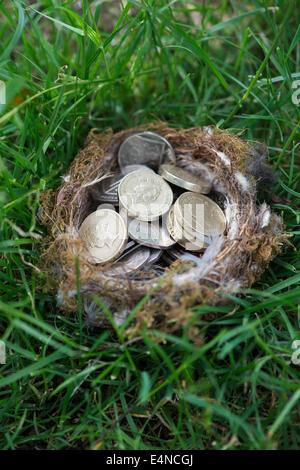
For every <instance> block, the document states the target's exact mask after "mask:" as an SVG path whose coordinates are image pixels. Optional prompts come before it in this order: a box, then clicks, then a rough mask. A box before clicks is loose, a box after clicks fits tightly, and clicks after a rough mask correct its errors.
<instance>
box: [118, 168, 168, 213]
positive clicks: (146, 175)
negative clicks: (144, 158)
mask: <svg viewBox="0 0 300 470" xmlns="http://www.w3.org/2000/svg"><path fill="white" fill-rule="evenodd" d="M118 194H119V201H120V205H121V206H122V208H123V209H124V210H125V211H127V214H128V216H129V217H134V218H137V219H139V220H145V221H151V220H155V219H158V218H159V217H160V216H161V215H163V214H165V213H166V212H168V210H169V209H170V207H171V204H172V201H173V192H172V190H171V188H170V186H169V185H168V183H166V181H164V180H163V179H162V178H161V177H160V176H159V175H157V174H155V173H151V172H149V171H145V170H139V171H134V172H133V173H129V174H128V175H126V176H125V177H124V178H123V179H122V181H121V182H120V185H119V188H118Z"/></svg>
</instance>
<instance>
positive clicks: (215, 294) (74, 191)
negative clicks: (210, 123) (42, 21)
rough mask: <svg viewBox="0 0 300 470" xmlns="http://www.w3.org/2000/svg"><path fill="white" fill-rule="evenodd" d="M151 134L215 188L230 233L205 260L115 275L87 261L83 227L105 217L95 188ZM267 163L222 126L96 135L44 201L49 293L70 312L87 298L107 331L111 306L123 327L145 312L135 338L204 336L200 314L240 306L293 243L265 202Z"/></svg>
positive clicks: (131, 330) (92, 317) (133, 329)
mask: <svg viewBox="0 0 300 470" xmlns="http://www.w3.org/2000/svg"><path fill="white" fill-rule="evenodd" d="M141 130H151V131H155V132H157V133H159V134H160V135H161V136H163V137H165V138H166V139H167V140H168V141H169V142H170V143H171V145H172V147H173V149H174V151H175V155H176V162H175V164H176V165H178V166H180V167H182V168H185V169H187V170H190V171H192V172H193V174H199V175H200V174H201V175H205V177H206V178H207V179H209V180H210V181H211V183H212V188H213V191H212V193H211V195H210V196H211V197H212V198H213V199H214V200H215V201H216V202H217V203H218V204H219V205H220V206H221V207H222V209H223V211H224V213H225V216H226V220H227V229H226V232H225V234H224V235H222V236H219V237H216V238H214V239H213V240H212V243H211V244H210V246H209V247H208V248H207V249H206V250H205V251H204V252H203V253H201V254H199V253H198V254H197V255H196V256H197V261H196V262H191V261H187V260H182V259H177V260H176V261H175V262H173V263H170V264H169V265H168V264H167V263H165V264H162V265H160V266H153V267H152V268H148V269H147V271H145V270H142V271H137V272H134V273H133V274H127V275H126V274H124V275H114V274H113V273H112V271H111V270H110V267H111V264H109V263H107V264H105V265H94V264H91V263H90V262H89V261H88V260H87V259H86V258H85V257H84V256H83V255H82V252H83V250H82V248H83V242H82V241H81V240H80V238H79V235H78V230H79V227H80V225H81V223H82V222H83V220H84V219H85V217H87V216H88V215H89V214H90V213H91V212H93V211H95V210H96V207H97V201H95V199H94V196H93V195H94V188H95V185H96V184H97V183H98V182H99V179H100V178H101V177H103V175H107V174H108V173H111V172H113V171H115V170H116V169H117V154H118V149H119V147H120V145H121V143H122V142H123V140H124V139H126V138H127V137H128V136H129V135H131V134H132V133H134V132H137V131H141ZM263 160H264V157H263V152H261V151H260V149H259V148H258V147H257V146H255V145H253V144H250V143H249V142H245V141H244V140H242V139H241V138H240V137H239V136H237V135H233V134H232V133H229V132H225V131H220V130H219V129H217V128H215V127H208V128H200V127H193V128H190V129H174V128H170V127H168V126H167V125H166V124H164V123H161V122H158V123H152V124H150V125H147V127H146V126H143V127H139V128H135V129H129V130H126V131H122V132H119V133H117V134H113V132H112V131H111V130H108V131H104V132H101V133H98V132H97V131H96V130H94V129H93V130H91V131H90V133H89V134H88V136H87V139H86V142H85V146H84V148H83V149H81V150H80V151H79V152H78V154H77V156H76V157H75V159H74V161H73V163H72V165H71V166H70V168H69V171H68V174H67V175H66V176H64V177H63V182H62V184H61V186H60V187H59V188H58V189H56V190H48V191H45V192H44V193H43V194H42V196H41V209H40V211H39V217H40V220H41V222H42V224H44V225H46V226H47V229H48V234H47V236H46V237H45V238H44V239H43V243H42V257H41V260H42V267H43V270H44V271H45V272H46V286H45V287H46V289H47V290H48V291H49V290H54V291H55V292H56V295H57V302H58V305H59V306H60V308H61V309H62V310H64V311H69V312H70V311H77V309H78V301H80V302H81V304H82V309H83V311H84V312H85V319H86V321H87V322H88V323H89V324H96V325H107V324H108V317H107V309H108V310H109V311H110V312H111V313H112V315H113V318H114V321H115V323H116V324H117V325H120V324H122V323H123V322H124V320H125V319H126V318H128V316H129V315H130V313H131V312H132V311H133V308H134V307H135V310H134V312H135V313H134V315H130V321H129V320H128V321H127V322H126V331H127V333H128V335H129V336H131V337H132V336H134V335H136V334H137V331H140V330H141V329H144V328H149V329H152V330H153V329H159V330H160V331H165V332H169V333H170V332H173V331H175V330H177V329H178V328H180V327H184V328H186V331H187V333H188V335H189V336H190V337H193V338H195V337H197V334H198V331H197V326H196V324H197V322H195V321H193V320H194V317H195V311H194V310H193V309H192V307H194V306H196V305H199V304H205V305H210V306H214V305H217V304H221V303H223V304H224V303H228V302H230V296H232V295H237V293H238V292H239V291H241V289H244V288H249V287H251V286H252V284H253V283H254V282H255V281H256V280H257V279H259V278H260V276H261V274H262V273H263V271H264V270H265V269H266V267H267V266H268V264H269V262H270V261H271V260H272V259H273V258H274V257H275V256H276V255H277V254H278V253H279V252H280V251H281V249H282V246H283V244H284V242H285V241H286V240H287V234H284V233H283V229H284V227H283V223H282V219H281V218H280V217H279V216H278V215H276V214H274V213H272V212H271V210H270V208H269V207H268V206H267V204H266V203H264V202H263V203H262V204H260V203H258V202H257V200H256V185H257V181H258V179H262V178H268V179H269V180H270V179H272V178H273V176H272V172H271V171H270V169H269V168H268V167H267V166H266V165H265V163H264V162H263ZM78 286H80V296H78V293H79V292H78V291H79V288H78ZM137 305H139V308H136V306H137ZM208 311H209V312H210V313H207V314H206V318H213V317H214V316H215V314H214V313H212V309H211V308H209V309H208ZM202 315H203V314H202ZM204 315H205V314H204ZM208 316H209V317H208Z"/></svg>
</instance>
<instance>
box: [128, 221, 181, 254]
mask: <svg viewBox="0 0 300 470" xmlns="http://www.w3.org/2000/svg"><path fill="white" fill-rule="evenodd" d="M128 234H129V236H130V237H131V238H132V239H133V240H135V241H137V242H138V243H140V244H142V245H145V246H150V247H152V248H160V249H165V248H169V247H170V246H173V245H175V243H176V242H175V240H173V239H172V238H171V237H170V235H169V232H168V230H167V228H166V225H165V223H164V222H162V223H160V222H159V221H158V220H156V221H155V222H145V221H142V220H138V219H132V220H131V221H130V222H129V225H128Z"/></svg>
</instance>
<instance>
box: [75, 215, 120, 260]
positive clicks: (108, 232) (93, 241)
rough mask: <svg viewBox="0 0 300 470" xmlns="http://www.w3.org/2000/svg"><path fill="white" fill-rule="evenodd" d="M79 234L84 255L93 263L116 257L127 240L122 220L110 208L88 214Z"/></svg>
mask: <svg viewBox="0 0 300 470" xmlns="http://www.w3.org/2000/svg"><path fill="white" fill-rule="evenodd" d="M79 236H80V238H81V240H82V241H83V242H84V245H85V247H84V251H83V254H84V256H86V257H87V259H88V260H89V261H90V262H91V263H95V264H98V263H106V262H107V261H114V260H115V259H117V258H118V257H119V256H120V255H121V253H123V251H124V249H125V247H126V244H127V240H128V234H127V226H126V224H125V222H124V220H123V219H122V217H121V216H120V215H119V214H118V213H117V212H115V211H112V210H110V209H101V210H99V211H96V212H92V214H90V215H88V216H87V217H86V219H84V221H83V223H82V224H81V227H80V229H79Z"/></svg>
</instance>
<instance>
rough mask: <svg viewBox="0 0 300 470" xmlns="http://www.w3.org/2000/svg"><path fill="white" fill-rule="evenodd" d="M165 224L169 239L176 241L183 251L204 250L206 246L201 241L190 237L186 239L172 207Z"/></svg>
mask: <svg viewBox="0 0 300 470" xmlns="http://www.w3.org/2000/svg"><path fill="white" fill-rule="evenodd" d="M166 224H167V229H168V232H169V233H170V235H171V237H173V238H174V240H176V242H177V243H178V244H179V245H181V246H182V247H183V248H184V249H185V250H188V251H197V252H199V251H202V250H204V249H205V248H206V246H207V245H206V246H205V244H204V241H203V240H201V239H196V238H194V239H193V238H192V237H191V239H188V238H187V237H186V233H185V232H184V230H183V228H182V227H181V226H180V224H179V223H178V221H177V219H176V217H175V212H174V207H172V209H171V210H170V212H169V214H168V217H167V221H166Z"/></svg>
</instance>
